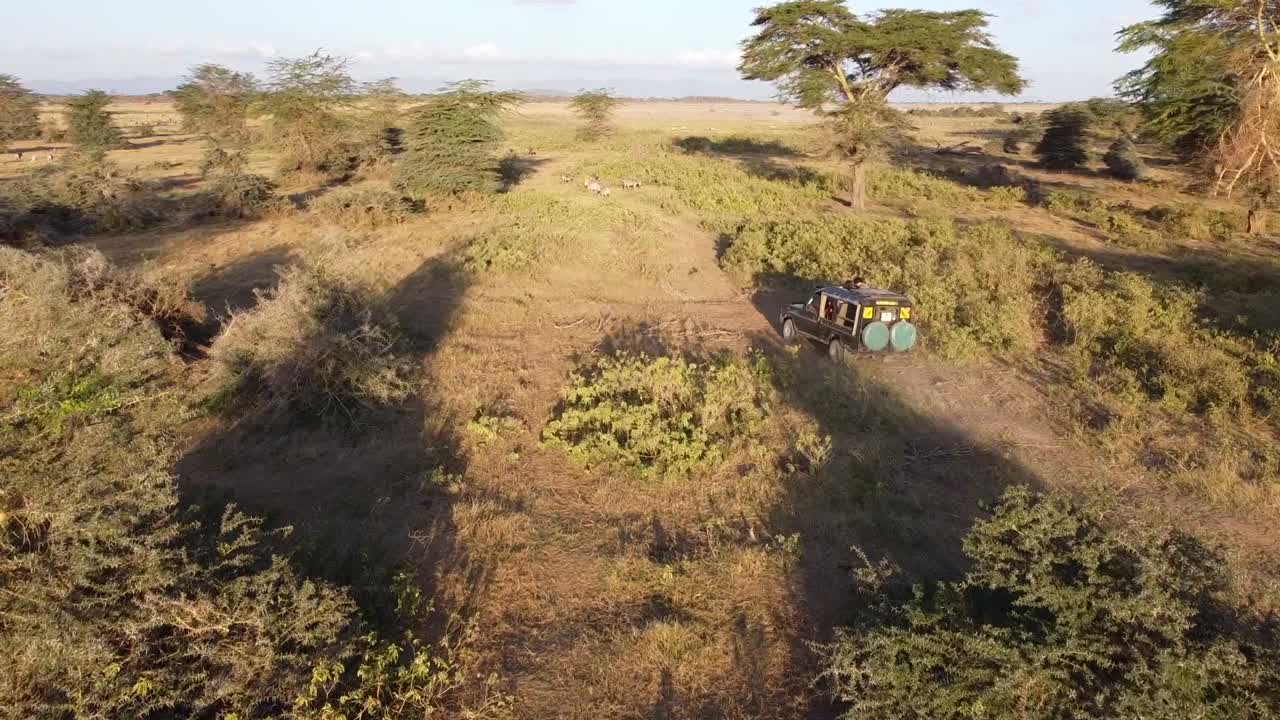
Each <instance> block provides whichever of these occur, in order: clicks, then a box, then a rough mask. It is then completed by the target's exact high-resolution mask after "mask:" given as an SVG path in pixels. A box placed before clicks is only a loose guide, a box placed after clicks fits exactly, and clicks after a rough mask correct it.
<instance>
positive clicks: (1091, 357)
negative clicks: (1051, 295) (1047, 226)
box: [1057, 261, 1250, 416]
mask: <svg viewBox="0 0 1280 720" xmlns="http://www.w3.org/2000/svg"><path fill="white" fill-rule="evenodd" d="M1057 286H1058V287H1059V288H1060V291H1061V294H1062V311H1061V322H1062V330H1063V331H1064V333H1065V339H1066V342H1067V346H1068V348H1069V349H1070V350H1071V351H1072V354H1073V357H1075V358H1076V360H1077V368H1078V370H1079V371H1080V372H1081V373H1082V374H1083V375H1085V376H1087V377H1089V378H1090V379H1091V380H1093V381H1094V382H1097V383H1099V384H1101V385H1104V386H1106V387H1107V388H1108V389H1109V392H1110V393H1111V394H1113V395H1115V396H1117V397H1119V398H1122V399H1129V400H1131V401H1133V400H1135V399H1141V398H1145V399H1148V400H1150V401H1153V402H1156V403H1158V404H1159V405H1161V406H1163V407H1164V408H1166V409H1168V410H1171V411H1173V412H1189V413H1193V414H1197V415H1205V414H1210V413H1214V412H1217V413H1225V414H1226V415H1228V416H1236V415H1238V414H1239V412H1240V411H1242V410H1243V409H1244V408H1245V407H1246V404H1247V402H1248V397H1249V393H1250V390H1249V371H1248V368H1247V367H1246V366H1245V364H1244V363H1243V362H1241V360H1240V359H1239V358H1238V357H1237V356H1235V355H1233V354H1232V353H1230V352H1228V351H1227V349H1226V347H1228V346H1227V345H1225V344H1224V343H1223V342H1222V339H1221V338H1219V337H1217V336H1215V335H1214V334H1213V333H1211V332H1210V331H1208V330H1206V329H1204V328H1202V327H1201V326H1200V323H1199V322H1198V320H1197V317H1196V312H1197V309H1198V307H1199V306H1200V305H1201V303H1202V302H1203V301H1204V298H1203V297H1202V296H1201V294H1200V293H1198V292H1196V291H1194V290H1192V289H1191V288H1188V287H1179V286H1171V287H1160V286H1156V285H1153V284H1152V283H1151V281H1150V280H1147V279H1146V278H1144V277H1143V276H1141V275H1137V274H1134V273H1104V272H1103V271H1102V270H1100V269H1099V268H1098V267H1097V266H1095V265H1093V264H1091V263H1088V262H1084V261H1081V262H1078V263H1076V264H1074V265H1072V266H1070V267H1069V268H1067V269H1065V270H1064V271H1063V272H1062V273H1061V277H1060V278H1059V280H1058V285H1057Z"/></svg>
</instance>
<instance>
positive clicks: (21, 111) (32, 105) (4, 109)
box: [0, 73, 40, 150]
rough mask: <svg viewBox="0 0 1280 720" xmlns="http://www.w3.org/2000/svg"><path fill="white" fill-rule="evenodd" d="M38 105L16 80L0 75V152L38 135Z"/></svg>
mask: <svg viewBox="0 0 1280 720" xmlns="http://www.w3.org/2000/svg"><path fill="white" fill-rule="evenodd" d="M39 105H40V103H39V101H38V100H36V97H35V95H32V94H31V91H30V90H28V89H26V88H25V87H23V86H22V83H21V82H19V81H18V78H16V77H14V76H12V75H5V74H3V73H0V150H3V149H5V147H6V146H7V145H8V144H9V143H11V142H13V141H14V140H27V139H30V138H33V137H36V136H37V135H39V134H40V111H39Z"/></svg>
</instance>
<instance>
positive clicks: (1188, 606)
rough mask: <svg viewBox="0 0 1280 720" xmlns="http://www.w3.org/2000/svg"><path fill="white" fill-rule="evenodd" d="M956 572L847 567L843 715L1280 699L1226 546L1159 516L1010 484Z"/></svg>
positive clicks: (1170, 707) (836, 654) (985, 716)
mask: <svg viewBox="0 0 1280 720" xmlns="http://www.w3.org/2000/svg"><path fill="white" fill-rule="evenodd" d="M964 551H965V553H966V554H967V555H968V557H969V558H970V561H971V563H972V565H971V567H970V570H969V572H968V574H967V575H966V576H965V578H964V579H963V580H960V581H956V582H941V583H934V584H929V585H922V586H918V587H917V588H915V590H914V592H912V593H911V596H910V597H909V598H907V599H905V600H899V599H898V598H897V597H895V596H894V595H893V594H892V592H891V583H890V582H889V581H891V580H892V573H893V571H892V568H890V567H888V566H885V565H880V566H870V565H868V567H866V568H865V569H864V570H862V571H860V572H859V573H857V577H858V579H859V592H860V593H861V597H860V598H859V601H858V603H857V605H856V607H859V608H861V615H860V618H859V622H858V624H857V625H855V626H854V627H853V628H851V629H849V630H846V631H843V632H841V633H840V634H839V635H838V637H837V640H836V642H835V643H834V644H833V645H832V646H831V648H830V655H829V659H828V667H827V676H828V677H829V678H830V679H831V680H832V681H833V682H834V686H835V689H836V695H837V696H838V697H839V698H840V699H841V700H843V701H844V702H847V703H849V709H848V711H847V713H846V715H845V717H848V718H855V717H857V718H861V717H918V718H953V719H956V720H959V719H972V720H978V719H982V720H1005V719H1008V720H1015V719H1021V718H1026V717H1029V716H1034V717H1037V718H1049V719H1054V720H1056V719H1061V720H1074V719H1076V718H1102V717H1106V718H1130V719H1133V720H1137V719H1138V718H1163V719H1167V720H1174V719H1175V718H1186V717H1215V718H1240V719H1241V720H1262V719H1263V718H1267V717H1273V716H1275V715H1276V713H1280V698H1278V697H1277V695H1276V693H1275V688H1276V687H1277V686H1278V683H1280V656H1278V655H1277V650H1276V648H1277V647H1278V646H1277V645H1276V642H1277V640H1280V638H1276V637H1275V635H1274V630H1266V629H1263V628H1259V631H1260V632H1259V633H1258V636H1253V634H1252V633H1251V632H1249V630H1247V629H1246V628H1247V627H1248V626H1250V625H1253V623H1252V622H1251V621H1250V619H1249V617H1248V613H1247V611H1245V610H1243V609H1239V608H1236V607H1234V606H1232V605H1230V604H1229V603H1228V600H1227V595H1226V592H1225V591H1226V590H1227V588H1228V586H1229V582H1230V578H1229V576H1228V575H1227V572H1226V571H1225V569H1224V567H1225V560H1224V559H1223V557H1222V556H1221V555H1220V554H1218V553H1217V552H1216V551H1214V550H1213V549H1210V548H1208V547H1206V546H1204V545H1203V544H1201V543H1200V542H1198V541H1197V540H1196V539H1194V538H1191V537H1188V536H1186V535H1182V534H1179V533H1177V532H1172V531H1168V530H1158V531H1157V530H1149V529H1144V528H1119V529H1113V528H1110V527H1108V526H1106V525H1104V524H1103V523H1102V522H1101V520H1100V519H1099V514H1098V513H1096V512H1093V511H1089V510H1085V509H1081V508H1079V507H1077V506H1075V505H1074V504H1072V502H1071V500H1069V499H1067V498H1066V497H1064V496H1061V495H1053V496H1042V495H1037V494H1035V493H1032V492H1031V491H1029V490H1026V489H1021V488H1016V489H1012V490H1009V491H1008V492H1006V494H1005V495H1004V497H1003V498H1002V499H1001V500H1000V501H999V502H998V503H997V504H996V505H995V507H994V509H993V514H992V516H991V517H990V518H989V519H986V520H982V521H980V522H978V523H977V524H976V525H975V526H974V528H973V530H972V531H971V532H970V533H969V535H968V537H967V538H965V541H964ZM1254 627H1257V626H1256V625H1254Z"/></svg>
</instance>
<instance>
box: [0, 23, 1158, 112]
mask: <svg viewBox="0 0 1280 720" xmlns="http://www.w3.org/2000/svg"><path fill="white" fill-rule="evenodd" d="M760 4H765V0H469V1H467V2H457V1H456V0H364V1H363V2H350V1H349V0H311V1H310V2H302V1H298V0H213V1H212V2H207V3H205V2H200V3H196V2H181V1H177V2H175V0H113V1H112V2H103V1H102V0H61V2H59V3H58V5H57V9H58V12H57V13H56V19H53V20H51V19H50V18H51V15H50V13H49V10H48V7H47V6H44V5H43V4H41V3H33V2H22V3H14V4H13V5H14V7H11V8H9V9H8V10H6V11H5V15H6V20H7V22H6V24H7V25H8V26H10V27H17V28H26V31H24V32H23V33H21V34H19V35H18V36H17V41H16V42H13V40H14V37H15V36H14V34H12V33H8V34H7V38H6V40H7V42H6V43H5V45H4V47H0V72H7V73H11V74H15V75H18V76H19V77H21V78H23V79H24V80H25V81H26V82H27V84H28V85H30V86H31V87H33V88H34V89H36V90H43V91H49V92H56V91H66V90H70V89H82V88H83V87H85V86H86V85H90V84H92V85H98V86H106V87H105V88H104V89H107V90H110V91H115V92H139V91H156V90H163V89H166V88H167V87H169V86H170V83H171V82H172V81H173V80H174V79H175V78H177V77H179V76H180V75H182V73H183V72H184V70H185V69H186V68H187V67H188V66H190V65H192V64H194V63H197V62H221V63H225V64H228V65H232V66H234V67H237V68H240V69H245V70H253V71H258V70H260V69H261V67H262V65H263V63H264V62H265V61H266V60H267V59H268V58H270V57H273V56H279V55H285V56H289V55H300V54H304V53H307V52H310V51H311V50H314V49H315V48H317V47H324V48H325V49H326V50H329V51H331V52H333V53H336V54H341V55H346V56H349V57H351V58H352V70H353V73H354V74H355V75H356V76H357V77H359V78H361V79H372V78H376V77H384V76H397V77H400V78H402V79H403V81H404V84H405V85H406V86H407V87H408V88H409V89H411V90H429V89H432V88H434V87H436V86H438V85H440V84H441V83H443V82H445V81H448V80H455V79H460V78H464V77H481V78H487V79H492V80H495V81H497V82H498V84H500V85H502V86H504V87H517V88H524V89H530V88H539V89H542V88H547V89H560V90H568V91H572V90H577V89H578V88H581V87H597V86H609V87H614V88H616V89H617V90H618V91H619V92H622V93H623V94H627V95H637V96H680V95H695V94H697V95H709V94H715V95H730V96H735V97H746V98H766V97H768V96H770V95H771V93H772V90H771V88H770V87H769V86H768V85H765V84H761V83H748V82H745V81H742V80H740V79H739V78H738V77H737V73H736V72H735V71H734V65H735V64H736V61H737V56H736V51H737V48H738V44H739V43H740V42H741V40H742V39H743V38H744V37H745V36H747V35H748V34H749V31H750V28H749V23H750V20H751V17H752V13H751V10H752V8H753V7H755V6H757V5H760ZM851 7H853V8H854V9H855V10H856V11H859V12H866V11H871V10H875V9H878V8H880V7H915V8H922V9H935V10H955V9H963V8H970V7H978V8H980V9H982V10H985V11H987V12H989V13H991V14H992V15H994V16H995V17H993V18H992V21H991V29H992V32H993V34H994V35H995V37H996V40H997V42H998V43H999V44H1000V45H1001V47H1002V48H1003V49H1005V50H1006V51H1008V52H1010V53H1012V54H1014V55H1016V56H1017V57H1019V58H1020V59H1021V60H1022V65H1023V72H1024V75H1025V76H1026V77H1028V78H1029V79H1030V80H1031V81H1032V85H1031V87H1030V89H1028V91H1027V93H1026V94H1025V96H1024V98H1025V99H1040V100H1065V99H1076V98H1083V97H1089V96H1093V95H1104V94H1109V93H1110V87H1111V81H1112V80H1114V79H1115V78H1116V77H1118V76H1119V75H1121V74H1123V73H1124V72H1125V71H1127V70H1129V69H1131V68H1133V67H1134V66H1136V65H1137V64H1139V63H1140V62H1141V58H1139V57H1135V56H1129V55H1118V54H1116V53H1114V52H1113V48H1114V44H1115V39H1114V33H1115V31H1116V30H1118V29H1119V28H1121V27H1123V26H1124V25H1127V24H1130V23H1133V22H1136V21H1139V20H1144V19H1148V18H1151V17H1153V16H1154V15H1155V14H1156V13H1155V10H1154V9H1153V8H1152V7H1151V6H1150V4H1149V3H1148V2H1147V1H1146V0H1077V1H1076V2H1071V3H1063V2H1059V1H1056V0H1022V1H1017V0H987V1H985V2H982V1H978V0H903V2H901V3H893V2H888V3H885V4H870V5H864V4H860V3H857V2H853V3H851ZM900 99H921V98H920V96H918V95H912V96H910V97H903V98H900ZM929 99H935V100H940V101H945V100H949V99H965V98H952V97H950V96H946V95H937V96H932V97H930V98H929Z"/></svg>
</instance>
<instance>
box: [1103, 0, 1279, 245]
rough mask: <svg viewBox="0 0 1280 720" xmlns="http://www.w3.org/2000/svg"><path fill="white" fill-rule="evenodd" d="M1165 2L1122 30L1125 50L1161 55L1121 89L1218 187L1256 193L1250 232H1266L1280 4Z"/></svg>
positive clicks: (1275, 164)
mask: <svg viewBox="0 0 1280 720" xmlns="http://www.w3.org/2000/svg"><path fill="white" fill-rule="evenodd" d="M1157 4H1158V5H1160V6H1162V7H1164V9H1165V13H1164V15H1163V16H1161V17H1160V18H1158V19H1157V20H1153V21H1150V22H1146V23H1139V24H1137V25H1133V26H1130V27H1128V28H1125V29H1124V30H1123V31H1121V33H1120V37H1121V43H1120V49H1121V50H1126V51H1134V50H1154V51H1155V53H1154V55H1153V57H1152V59H1151V60H1150V61H1149V62H1148V63H1147V64H1146V65H1144V66H1143V67H1142V68H1141V69H1140V70H1138V71H1135V72H1133V73H1130V74H1129V75H1126V76H1125V77H1124V78H1122V79H1121V80H1120V81H1119V82H1118V83H1117V85H1118V88H1119V90H1120V91H1121V92H1122V93H1124V94H1125V95H1127V96H1128V97H1130V98H1132V99H1134V100H1136V101H1138V102H1139V103H1141V104H1142V106H1143V107H1144V109H1145V111H1146V115H1147V120H1148V122H1147V126H1148V130H1149V131H1150V132H1152V133H1153V134H1155V135H1157V137H1160V138H1161V139H1163V140H1165V141H1167V142H1169V144H1171V145H1172V146H1174V147H1175V148H1177V149H1178V150H1179V151H1181V153H1182V154H1183V156H1184V157H1185V158H1187V159H1189V160H1197V161H1200V163H1201V164H1202V166H1203V167H1204V168H1205V171H1206V173H1207V174H1208V177H1209V180H1210V182H1211V183H1212V186H1213V190H1214V192H1215V193H1219V194H1223V195H1227V196H1231V195H1233V194H1236V193H1242V194H1245V195H1247V196H1248V197H1249V198H1250V207H1249V232H1250V233H1251V234H1260V233H1262V232H1264V231H1265V229H1266V222H1265V221H1266V217H1265V213H1266V209H1267V207H1268V205H1269V204H1270V203H1271V201H1272V199H1273V198H1274V196H1275V195H1276V194H1277V192H1280V148H1277V143H1278V142H1280V27H1277V24H1276V23H1277V18H1280V2H1277V0H1157Z"/></svg>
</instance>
